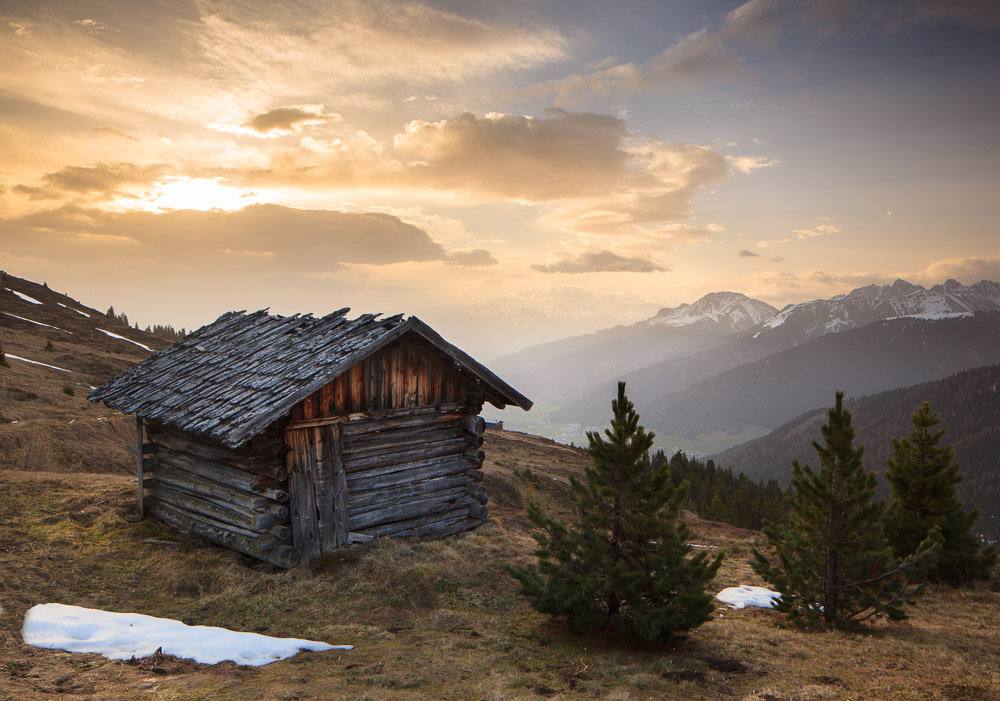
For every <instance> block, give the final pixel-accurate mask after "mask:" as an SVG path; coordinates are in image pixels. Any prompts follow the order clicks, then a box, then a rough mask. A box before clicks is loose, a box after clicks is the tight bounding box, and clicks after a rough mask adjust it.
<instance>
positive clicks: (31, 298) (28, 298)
mask: <svg viewBox="0 0 1000 701" xmlns="http://www.w3.org/2000/svg"><path fill="white" fill-rule="evenodd" d="M4 289H5V290H7V291H8V292H13V293H14V294H16V295H17V296H18V297H20V298H21V299H23V300H24V301H25V302H31V303H32V304H41V302H39V301H38V300H37V299H35V298H34V297H29V296H28V295H26V294H21V293H20V292H18V291H17V290H12V289H10V288H9V287H5V288H4Z"/></svg>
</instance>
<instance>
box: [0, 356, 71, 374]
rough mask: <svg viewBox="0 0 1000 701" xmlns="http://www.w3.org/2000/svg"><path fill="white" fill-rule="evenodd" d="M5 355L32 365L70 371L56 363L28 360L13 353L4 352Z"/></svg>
mask: <svg viewBox="0 0 1000 701" xmlns="http://www.w3.org/2000/svg"><path fill="white" fill-rule="evenodd" d="M4 357H6V358H13V359H14V360H20V361H21V362H22V363H31V364H32V365H41V366H42V367H44V368H52V369H53V370H61V371H62V372H69V370H67V369H66V368H59V367H56V366H55V365H49V364H47V363H40V362H38V361H37V360H28V359H27V358H21V357H19V356H16V355H11V354H10V353H4Z"/></svg>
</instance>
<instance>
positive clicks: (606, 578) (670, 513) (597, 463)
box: [508, 382, 722, 644]
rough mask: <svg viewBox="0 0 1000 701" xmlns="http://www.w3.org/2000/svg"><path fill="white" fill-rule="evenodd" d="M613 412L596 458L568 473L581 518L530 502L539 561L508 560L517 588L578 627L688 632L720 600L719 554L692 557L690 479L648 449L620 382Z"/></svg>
mask: <svg viewBox="0 0 1000 701" xmlns="http://www.w3.org/2000/svg"><path fill="white" fill-rule="evenodd" d="M611 407H612V412H613V414H614V418H613V419H612V421H611V428H609V429H606V430H605V431H604V435H605V436H606V438H605V437H602V436H601V435H600V434H599V433H597V432H594V431H591V432H588V433H587V438H588V440H589V442H590V447H589V448H588V452H589V453H590V455H591V457H592V458H593V460H594V464H593V467H588V468H587V469H586V470H585V481H580V480H578V479H576V478H571V479H570V494H569V496H570V501H571V505H572V509H573V511H574V513H575V516H576V521H575V522H574V523H568V524H567V523H564V522H563V521H561V520H560V519H557V518H554V517H550V516H548V515H546V514H545V513H544V512H543V510H542V509H541V507H540V506H539V505H538V504H536V503H532V504H529V506H528V517H529V518H530V519H531V521H532V522H533V523H534V524H535V525H536V526H538V527H539V528H540V529H542V530H541V531H540V532H539V533H536V534H534V535H533V537H534V538H535V541H536V542H537V543H538V545H539V548H538V550H536V551H535V554H536V555H537V556H538V567H537V569H536V568H535V567H530V568H528V569H524V570H521V569H516V568H513V567H510V568H508V571H509V572H510V573H511V575H512V576H514V577H515V578H516V579H517V580H518V581H519V582H521V588H520V590H519V593H521V594H522V595H524V597H525V598H526V599H527V600H528V601H529V602H530V603H531V605H532V606H533V607H534V608H535V609H536V610H538V611H541V612H542V613H548V614H551V615H553V616H560V615H562V616H566V621H567V624H568V626H569V628H570V629H571V630H573V631H584V630H593V629H598V628H606V629H611V630H614V631H617V632H619V633H622V634H624V635H625V636H627V637H631V638H636V639H639V640H643V641H647V642H658V643H664V644H669V643H671V642H675V641H678V640H681V639H683V638H684V637H685V636H684V635H683V632H684V631H688V630H692V629H694V628H696V627H697V626H699V625H701V624H702V623H704V622H705V621H707V620H708V619H709V618H710V614H711V612H712V611H713V610H714V608H715V606H714V605H713V604H712V597H711V595H709V594H707V593H706V592H705V586H706V585H707V584H708V583H709V582H711V580H712V579H713V578H714V577H715V573H716V572H717V571H718V569H719V565H720V564H721V561H722V555H721V554H720V555H718V556H717V557H716V558H714V559H712V560H710V559H709V558H708V555H707V553H705V552H704V551H702V552H698V553H697V554H695V555H693V556H691V557H689V555H690V553H691V551H692V548H691V546H690V545H688V544H687V538H688V535H689V534H688V530H687V528H686V526H684V524H682V523H679V522H678V520H677V519H678V516H679V514H680V509H681V504H682V502H683V501H684V498H685V496H686V485H682V486H681V487H680V488H675V487H674V486H673V485H672V484H671V482H670V469H669V466H668V465H667V464H666V463H665V462H662V461H661V464H660V465H659V466H658V467H654V466H653V465H652V463H651V461H650V459H649V449H650V448H651V447H652V445H653V434H652V433H646V431H645V429H644V428H643V427H642V426H640V425H639V415H638V414H637V413H636V411H635V407H634V406H633V404H632V402H631V401H629V399H628V397H627V396H626V395H625V383H624V382H619V383H618V398H617V399H616V400H615V401H613V402H612V403H611Z"/></svg>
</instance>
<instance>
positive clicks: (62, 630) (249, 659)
mask: <svg viewBox="0 0 1000 701" xmlns="http://www.w3.org/2000/svg"><path fill="white" fill-rule="evenodd" d="M21 635H22V636H23V638H24V642H25V643H27V644H28V645H31V646H33V647H40V648H46V649H50V650H51V649H53V648H56V649H59V650H66V651H67V652H96V653H98V654H100V655H104V656H105V657H107V658H108V659H112V660H127V659H129V658H131V657H140V658H141V657H148V656H149V655H152V654H153V653H154V652H156V650H157V649H158V648H160V649H162V652H163V654H166V655H173V656H174V657H182V658H185V659H191V660H194V661H195V662H200V663H202V664H218V663H219V662H223V661H225V660H232V661H233V662H235V663H236V664H239V665H249V666H252V667H260V666H261V665H266V664H270V663H271V662H274V661H276V660H283V659H285V658H286V657H292V656H293V655H296V654H298V652H299V650H315V651H320V650H353V649H354V646H353V645H329V644H327V643H320V642H315V641H312V640H299V639H298V638H272V637H269V636H266V635H259V634H258V633H240V632H237V631H232V630H227V629H225V628H215V627H212V626H189V625H186V624H184V623H181V622H180V621H174V620H171V619H169V618H156V617H154V616H146V615H144V614H141V613H112V612H110V611H100V610H97V609H88V608H83V607H81V606H68V605H66V604H38V605H37V606H32V607H31V608H30V609H28V612H27V613H26V614H25V615H24V627H23V629H22V631H21Z"/></svg>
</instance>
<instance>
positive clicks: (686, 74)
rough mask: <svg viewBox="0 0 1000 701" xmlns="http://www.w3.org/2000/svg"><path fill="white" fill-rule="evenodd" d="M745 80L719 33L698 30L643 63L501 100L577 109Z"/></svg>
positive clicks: (547, 84) (569, 79)
mask: <svg viewBox="0 0 1000 701" xmlns="http://www.w3.org/2000/svg"><path fill="white" fill-rule="evenodd" d="M743 76H744V72H743V70H742V68H741V67H740V61H739V59H737V58H736V57H735V56H734V55H733V54H732V53H730V52H729V51H728V50H727V49H726V48H725V47H724V46H723V45H722V43H721V42H720V41H719V40H718V35H717V34H714V33H711V32H708V31H707V30H704V29H702V30H700V31H697V32H694V33H692V34H689V35H688V36H686V37H684V38H683V39H681V40H680V41H678V42H677V43H676V44H673V45H671V46H669V47H667V48H666V49H665V50H664V51H663V52H661V53H660V54H658V55H657V56H654V57H653V58H651V59H649V60H648V61H646V62H644V63H641V64H635V63H622V64H618V65H613V66H611V67H608V68H603V69H601V70H596V71H593V72H591V73H583V74H574V75H570V76H567V77H565V78H559V79H555V80H548V81H545V82H542V83H536V84H535V85H531V86H528V87H525V88H519V89H516V90H511V91H508V92H506V93H503V94H501V95H500V97H499V99H501V100H511V99H519V98H520V99H523V98H534V99H537V98H541V97H548V96H552V98H553V103H554V104H556V105H559V106H579V105H581V104H585V103H587V102H588V101H590V100H593V99H601V98H605V97H608V96H611V95H622V94H636V93H642V92H648V91H651V90H681V89H690V88H694V87H699V86H701V85H704V84H706V83H709V82H716V81H719V80H736V79H739V78H742V77H743Z"/></svg>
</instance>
